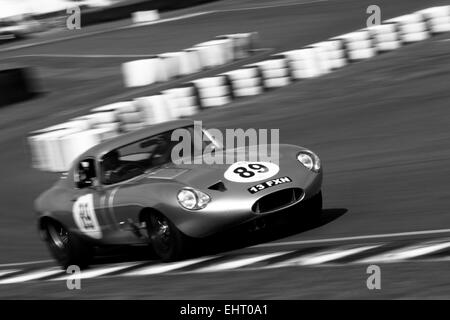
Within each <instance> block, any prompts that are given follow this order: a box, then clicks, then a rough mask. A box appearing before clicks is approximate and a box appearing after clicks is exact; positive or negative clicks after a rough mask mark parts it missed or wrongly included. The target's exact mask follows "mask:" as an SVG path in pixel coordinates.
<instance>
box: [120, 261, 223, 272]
mask: <svg viewBox="0 0 450 320" xmlns="http://www.w3.org/2000/svg"><path fill="white" fill-rule="evenodd" d="M213 258H216V257H205V258H198V259H191V260H186V261H180V262H171V263H162V264H157V265H153V266H149V267H144V268H142V269H138V270H134V271H130V272H126V273H124V274H123V275H124V276H146V275H151V274H160V273H165V272H169V271H173V270H177V269H180V268H184V267H187V266H190V265H193V264H196V263H199V262H203V261H206V260H209V259H213Z"/></svg>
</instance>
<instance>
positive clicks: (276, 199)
mask: <svg viewBox="0 0 450 320" xmlns="http://www.w3.org/2000/svg"><path fill="white" fill-rule="evenodd" d="M303 196H304V192H303V190H302V189H300V188H289V189H283V190H280V191H277V192H274V193H271V194H268V195H267V196H264V197H262V198H261V199H259V200H258V201H256V202H255V204H254V205H253V206H252V211H253V212H256V213H265V212H271V211H275V210H279V209H282V208H284V207H288V206H289V205H291V204H294V203H296V202H298V201H300V200H301V199H302V198H303Z"/></svg>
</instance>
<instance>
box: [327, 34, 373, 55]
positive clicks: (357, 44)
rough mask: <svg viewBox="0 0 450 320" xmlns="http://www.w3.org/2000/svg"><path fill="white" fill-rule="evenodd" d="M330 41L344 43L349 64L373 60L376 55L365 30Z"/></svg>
mask: <svg viewBox="0 0 450 320" xmlns="http://www.w3.org/2000/svg"><path fill="white" fill-rule="evenodd" d="M331 39H332V40H334V39H337V40H343V41H344V44H345V50H346V52H347V57H348V60H349V61H350V62H357V61H361V60H365V59H369V58H373V57H374V56H375V55H376V54H377V49H376V47H375V46H374V45H373V41H372V39H371V34H370V32H369V31H368V30H366V29H361V30H357V31H355V32H351V33H347V34H344V35H341V36H337V37H334V38H331Z"/></svg>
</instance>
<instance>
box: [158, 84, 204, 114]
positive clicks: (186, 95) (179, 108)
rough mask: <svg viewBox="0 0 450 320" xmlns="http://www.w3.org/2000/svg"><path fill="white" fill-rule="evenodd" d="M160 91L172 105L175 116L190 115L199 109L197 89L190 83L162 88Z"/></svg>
mask: <svg viewBox="0 0 450 320" xmlns="http://www.w3.org/2000/svg"><path fill="white" fill-rule="evenodd" d="M161 93H162V94H163V95H164V97H165V99H166V100H167V102H168V103H169V104H170V106H171V107H172V110H173V112H172V113H173V116H174V117H175V118H183V117H191V116H193V115H194V114H196V113H197V112H199V110H200V109H201V104H200V97H199V94H198V89H197V88H196V87H195V86H194V84H192V83H190V84H187V85H186V86H184V87H179V88H172V89H167V90H163V91H162V92H161Z"/></svg>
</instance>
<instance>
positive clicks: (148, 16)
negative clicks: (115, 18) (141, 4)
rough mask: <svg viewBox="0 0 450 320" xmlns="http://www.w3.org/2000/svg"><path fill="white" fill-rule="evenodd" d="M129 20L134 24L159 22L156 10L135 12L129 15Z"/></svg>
mask: <svg viewBox="0 0 450 320" xmlns="http://www.w3.org/2000/svg"><path fill="white" fill-rule="evenodd" d="M131 20H132V21H133V23H134V24H141V23H147V22H153V21H156V20H159V12H158V10H148V11H136V12H133V13H132V14H131Z"/></svg>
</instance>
